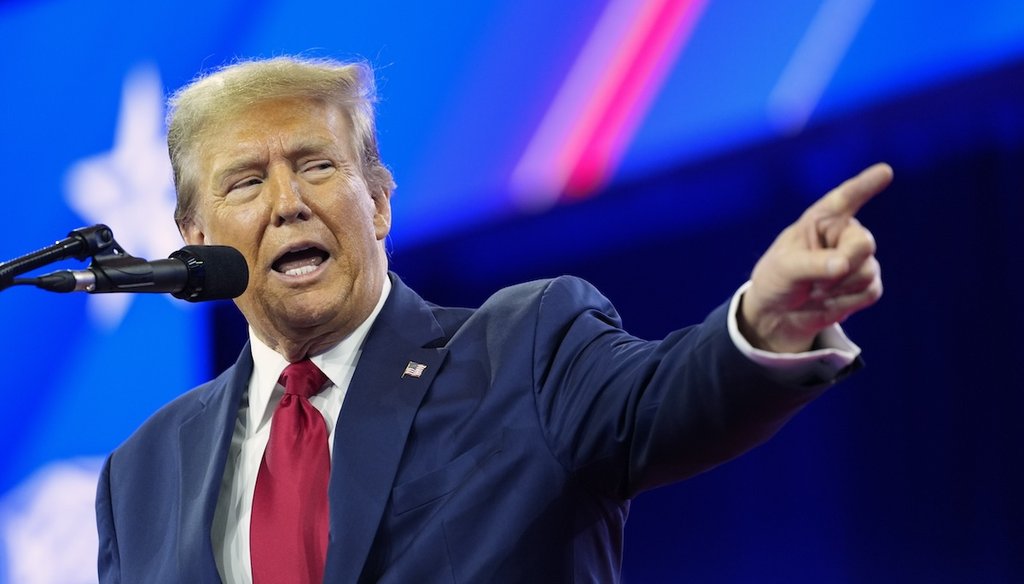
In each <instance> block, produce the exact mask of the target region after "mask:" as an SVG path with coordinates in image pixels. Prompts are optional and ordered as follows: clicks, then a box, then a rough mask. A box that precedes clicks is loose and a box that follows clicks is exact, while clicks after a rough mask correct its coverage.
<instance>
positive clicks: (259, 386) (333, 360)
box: [249, 277, 391, 429]
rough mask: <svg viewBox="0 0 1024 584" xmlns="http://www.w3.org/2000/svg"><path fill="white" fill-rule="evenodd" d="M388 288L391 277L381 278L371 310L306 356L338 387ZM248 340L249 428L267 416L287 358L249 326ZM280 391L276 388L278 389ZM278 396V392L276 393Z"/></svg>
mask: <svg viewBox="0 0 1024 584" xmlns="http://www.w3.org/2000/svg"><path fill="white" fill-rule="evenodd" d="M390 292H391V279H390V278H388V277H385V278H384V285H383V286H382V287H381V291H380V298H379V299H378V300H377V306H375V307H374V309H373V312H371V313H370V316H368V317H367V318H366V320H364V321H363V322H362V323H361V324H360V325H359V326H358V327H356V329H355V330H354V331H352V332H351V333H350V334H349V335H348V336H347V337H345V338H344V339H342V340H341V342H339V343H338V344H337V345H334V346H333V347H331V348H330V349H328V350H327V351H325V352H323V353H320V354H319V355H315V356H313V357H310V361H312V362H313V364H314V365H316V366H317V367H319V368H320V370H321V371H323V372H324V375H326V376H327V378H328V379H329V380H330V381H331V383H333V384H334V385H336V386H338V387H343V388H347V387H348V384H349V382H350V381H351V380H352V374H353V373H355V369H356V364H357V363H358V362H359V356H360V355H361V354H362V350H363V341H365V340H366V335H367V333H369V332H370V327H371V326H373V323H374V321H376V320H377V315H379V314H380V311H381V309H382V308H383V307H384V302H385V301H386V300H387V298H388V294H390ZM249 343H250V347H251V349H252V361H253V368H252V378H251V379H250V380H249V422H250V426H249V427H250V428H254V429H255V428H258V427H259V426H261V425H262V424H263V423H264V422H265V421H266V420H265V418H267V413H268V410H269V409H271V408H270V405H271V401H272V400H273V399H274V398H275V395H274V393H275V392H274V390H275V388H276V387H277V380H278V379H279V378H280V377H281V373H282V372H284V368H285V367H287V366H288V361H287V360H286V359H285V358H284V356H282V355H281V354H280V353H278V352H277V351H275V350H273V349H271V348H270V347H269V346H267V345H266V343H264V342H263V341H261V340H260V339H259V338H258V337H257V336H256V334H255V333H254V332H253V330H252V327H251V326H250V327H249ZM279 393H280V392H279ZM277 398H278V399H280V397H279V396H277Z"/></svg>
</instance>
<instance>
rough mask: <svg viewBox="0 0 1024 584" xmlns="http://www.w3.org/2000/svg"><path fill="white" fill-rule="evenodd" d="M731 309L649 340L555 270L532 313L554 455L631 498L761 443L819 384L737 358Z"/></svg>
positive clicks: (541, 411)
mask: <svg viewBox="0 0 1024 584" xmlns="http://www.w3.org/2000/svg"><path fill="white" fill-rule="evenodd" d="M727 309H728V305H727V304H723V305H722V306H720V307H719V308H717V309H716V310H715V311H713V312H712V313H711V314H710V315H709V316H708V317H707V318H706V319H705V321H704V322H703V323H701V324H699V325H696V326H692V327H688V328H685V329H681V330H678V331H675V332H673V333H672V334H670V335H669V336H667V337H666V338H665V339H664V340H661V341H645V340H641V339H637V338H635V337H633V336H631V335H629V334H627V333H626V332H625V331H623V330H622V328H621V326H620V321H619V317H618V315H617V313H616V312H615V309H614V308H613V307H612V306H611V304H610V303H609V302H608V300H607V299H605V298H604V297H603V296H601V295H600V293H598V292H597V291H596V290H595V289H594V288H593V287H592V286H590V285H589V284H587V283H586V282H583V281H582V280H578V279H575V278H559V279H556V280H553V281H552V282H551V283H550V284H549V285H548V287H547V289H546V290H545V291H544V293H543V295H542V298H541V302H540V308H539V309H538V312H537V321H536V329H535V331H536V332H535V336H534V355H533V370H534V379H533V385H534V391H535V399H536V404H537V410H538V415H539V418H540V423H541V426H542V427H543V428H544V431H545V434H546V439H547V441H548V444H549V447H550V448H551V450H552V452H553V454H554V455H555V457H556V458H557V459H558V460H559V461H560V462H561V463H562V465H563V466H565V467H566V469H567V470H568V471H569V472H571V473H572V474H573V475H574V476H575V477H576V478H577V479H578V480H581V481H583V482H584V484H586V485H587V486H588V487H589V488H591V489H594V490H596V491H598V492H600V493H602V494H605V495H608V496H612V497H616V498H621V499H626V498H631V497H633V496H634V495H636V494H637V493H638V492H640V491H643V490H646V489H650V488H653V487H656V486H659V485H663V484H666V483H669V482H673V481H678V480H682V479H684V478H687V477H689V476H692V475H695V474H697V473H700V472H703V471H705V470H707V469H709V468H711V467H713V466H716V465H718V464H720V463H722V462H725V461H727V460H729V459H731V458H734V457H736V456H738V455H739V454H741V453H743V452H745V451H747V450H749V449H751V448H753V447H754V446H756V445H758V444H760V443H762V442H764V441H765V440H767V439H768V438H769V437H771V436H772V435H773V434H775V432H777V431H778V430H779V428H780V427H781V426H782V425H783V424H784V423H785V422H786V421H787V420H788V419H789V418H790V417H792V416H793V415H794V414H795V413H796V412H797V411H799V409H800V408H801V407H803V406H804V405H805V404H807V403H808V402H809V401H811V400H812V399H814V398H815V397H817V396H818V395H819V394H820V393H821V392H822V391H824V389H825V388H824V386H823V385H824V384H819V385H817V386H812V387H806V386H800V385H795V384H794V385H787V384H784V383H780V382H779V381H777V380H775V379H773V378H772V377H771V376H769V375H767V374H766V373H765V371H764V369H762V368H761V367H760V366H759V365H757V364H755V363H753V362H751V361H750V360H748V359H746V358H745V357H743V355H742V354H741V353H740V352H739V350H738V349H737V348H736V346H735V345H734V344H733V342H732V340H731V338H730V337H729V332H728V330H727V325H726V316H727Z"/></svg>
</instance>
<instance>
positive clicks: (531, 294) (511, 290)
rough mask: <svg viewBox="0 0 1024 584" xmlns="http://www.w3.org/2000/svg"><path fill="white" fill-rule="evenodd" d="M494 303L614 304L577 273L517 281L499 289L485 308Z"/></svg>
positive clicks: (598, 306)
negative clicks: (574, 274)
mask: <svg viewBox="0 0 1024 584" xmlns="http://www.w3.org/2000/svg"><path fill="white" fill-rule="evenodd" d="M492 304H497V305H503V304H511V305H522V304H537V305H539V306H540V305H544V306H550V305H555V306H561V305H573V306H576V307H596V308H603V307H610V306H611V303H610V302H609V301H608V299H607V298H605V297H604V295H602V294H601V293H600V292H599V291H598V290H597V288H595V287H594V285H593V284H591V283H590V282H587V281H586V280H584V279H583V278H579V277H576V276H558V277H556V278H546V279H543V280H533V281H531V282H524V283H522V284H516V285H513V286H509V287H507V288H502V289H501V290H499V291H497V292H495V293H494V294H493V295H492V296H491V297H490V298H489V299H488V300H487V301H486V302H485V303H484V305H483V306H481V308H483V307H485V306H489V305H492Z"/></svg>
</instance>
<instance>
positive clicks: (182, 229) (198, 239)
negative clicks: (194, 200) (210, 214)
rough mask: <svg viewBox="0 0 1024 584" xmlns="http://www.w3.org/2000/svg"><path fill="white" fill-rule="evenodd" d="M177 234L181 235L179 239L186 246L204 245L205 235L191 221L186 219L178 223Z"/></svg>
mask: <svg viewBox="0 0 1024 584" xmlns="http://www.w3.org/2000/svg"><path fill="white" fill-rule="evenodd" d="M178 233H181V238H182V239H184V240H185V243H186V244H188V245H204V244H205V243H206V234H205V233H203V230H202V229H200V227H199V225H197V224H196V222H195V220H193V219H186V220H185V221H183V222H181V223H179V224H178Z"/></svg>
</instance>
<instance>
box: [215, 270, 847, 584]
mask: <svg viewBox="0 0 1024 584" xmlns="http://www.w3.org/2000/svg"><path fill="white" fill-rule="evenodd" d="M749 286H750V283H749V282H747V283H746V284H744V285H743V286H742V287H740V289H739V290H737V291H736V294H734V295H733V298H732V302H731V303H730V306H729V315H728V328H729V336H730V337H731V338H732V341H733V343H735V344H736V346H737V348H738V349H739V350H740V351H741V352H742V353H743V354H744V355H746V356H747V357H748V358H749V359H751V360H753V361H754V362H756V363H759V364H761V365H762V366H764V367H766V368H767V369H769V370H771V371H772V375H773V376H774V377H775V378H777V379H778V380H780V381H795V380H799V379H801V378H805V377H807V376H808V374H810V373H818V374H819V375H824V377H825V378H828V376H829V374H830V372H831V374H833V375H834V374H835V373H836V372H838V371H839V370H840V369H842V368H843V367H846V366H847V365H849V364H850V363H852V362H853V361H854V360H855V359H856V358H857V355H859V354H860V348H859V347H857V345H854V344H853V343H852V342H850V340H849V339H847V338H846V335H845V334H843V332H842V329H841V328H840V327H839V326H838V325H833V327H831V328H829V329H826V330H825V331H823V332H822V333H821V335H819V338H818V342H817V345H818V346H819V347H821V348H818V349H815V350H813V351H808V352H806V353H792V354H789V353H785V354H784V353H771V352H768V351H762V350H760V349H756V348H754V347H753V346H751V345H750V343H749V342H747V340H746V339H745V338H743V335H742V334H740V332H739V326H738V323H737V311H738V309H739V301H740V297H741V296H742V295H743V292H745V291H746V289H747V288H748V287H749ZM390 291H391V282H390V280H388V279H387V278H385V280H384V287H383V289H382V290H381V295H380V299H379V300H378V302H377V306H376V308H374V310H373V312H372V313H371V314H370V316H369V318H367V319H366V321H365V322H363V323H362V324H361V325H359V327H358V328H356V330H355V331H353V332H352V334H351V335H349V336H348V337H346V338H345V339H344V340H342V341H341V342H340V343H339V344H338V345H337V346H335V347H333V348H332V349H330V350H329V351H327V352H326V353H323V354H321V355H317V356H315V357H312V358H311V360H312V361H313V363H314V364H315V365H316V366H317V367H319V368H320V370H321V371H323V372H324V374H325V375H327V378H328V379H329V380H330V382H331V383H330V384H329V385H328V387H327V388H326V389H324V390H323V391H321V392H320V393H319V394H317V395H315V396H313V397H311V398H310V400H309V401H310V403H312V404H313V406H314V407H316V409H317V410H319V411H320V413H321V414H323V416H324V421H325V422H326V423H327V432H328V444H329V447H330V449H331V454H332V456H333V454H334V429H335V426H336V424H337V422H338V417H339V415H340V413H341V406H342V403H343V402H344V401H345V393H346V392H347V391H348V386H349V382H350V381H351V380H352V375H353V373H354V372H355V369H356V364H357V363H358V362H359V356H360V355H361V354H362V347H363V341H364V340H365V339H366V334H367V333H368V332H369V330H370V326H371V325H372V324H373V322H374V321H375V320H376V319H377V315H378V314H380V310H381V308H382V307H383V306H384V301H385V300H386V299H387V297H388V294H389V293H390ZM249 341H250V344H251V347H252V358H253V372H252V378H251V379H250V380H249V389H248V391H247V392H246V394H245V395H244V396H243V397H242V403H241V406H240V407H239V409H238V419H237V420H236V421H235V429H234V433H233V434H232V436H231V447H230V449H229V450H228V459H227V465H226V466H225V469H224V478H223V480H222V482H221V490H220V495H219V497H218V499H217V508H216V511H215V512H214V516H213V530H212V533H211V537H212V543H213V552H214V556H215V558H216V562H217V571H218V572H219V573H220V577H221V580H222V581H223V582H230V583H232V584H236V583H237V584H251V583H252V562H251V558H250V556H249V525H250V519H251V512H252V498H253V493H254V491H255V489H256V475H257V473H258V472H259V468H260V462H261V461H262V460H263V451H264V450H265V449H266V447H267V442H268V440H269V439H270V420H271V418H272V417H273V413H274V409H275V408H277V404H278V402H280V401H281V397H282V396H283V395H284V387H282V386H281V385H279V384H278V383H277V380H278V378H279V377H280V376H281V373H282V372H283V371H284V368H285V367H286V366H287V365H288V362H287V361H286V360H285V358H284V357H282V356H281V355H280V354H278V353H277V352H275V351H274V350H273V349H271V348H270V347H268V346H267V345H266V344H264V343H263V342H261V341H260V340H259V339H258V338H256V335H254V334H253V331H252V329H251V328H250V329H249Z"/></svg>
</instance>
